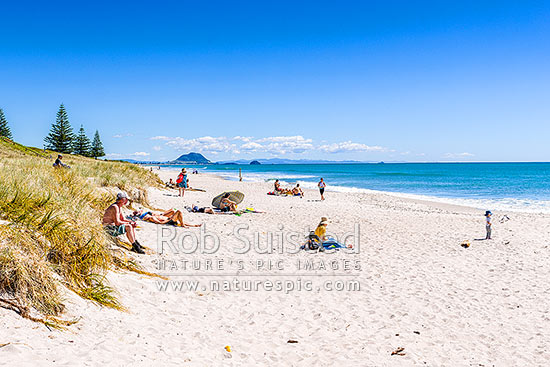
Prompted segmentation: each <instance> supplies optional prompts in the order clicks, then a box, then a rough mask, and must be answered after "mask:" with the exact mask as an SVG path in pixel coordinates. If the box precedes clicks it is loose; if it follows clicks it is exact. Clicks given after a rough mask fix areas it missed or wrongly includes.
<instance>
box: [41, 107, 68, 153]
mask: <svg viewBox="0 0 550 367" xmlns="http://www.w3.org/2000/svg"><path fill="white" fill-rule="evenodd" d="M73 139H74V134H73V128H72V127H71V124H70V122H69V116H68V115H67V111H66V110H65V106H63V104H61V106H59V111H58V112H57V117H56V120H55V123H53V124H52V128H51V129H50V133H49V134H48V136H46V138H44V142H45V143H46V144H45V147H46V148H47V149H50V150H54V151H56V152H59V153H71V151H72V148H73V147H72V144H73Z"/></svg>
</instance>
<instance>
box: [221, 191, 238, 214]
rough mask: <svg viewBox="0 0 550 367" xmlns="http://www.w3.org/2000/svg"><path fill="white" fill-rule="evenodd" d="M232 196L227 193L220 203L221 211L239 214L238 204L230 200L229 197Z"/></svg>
mask: <svg viewBox="0 0 550 367" xmlns="http://www.w3.org/2000/svg"><path fill="white" fill-rule="evenodd" d="M230 195H231V194H230V193H228V192H226V193H225V195H224V196H223V198H222V200H221V201H220V209H221V210H222V211H224V212H229V211H231V212H237V203H236V202H234V201H232V200H229V196H230Z"/></svg>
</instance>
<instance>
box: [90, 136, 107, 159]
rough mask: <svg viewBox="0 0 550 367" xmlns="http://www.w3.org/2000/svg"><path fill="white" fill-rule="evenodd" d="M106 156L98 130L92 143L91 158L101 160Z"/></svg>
mask: <svg viewBox="0 0 550 367" xmlns="http://www.w3.org/2000/svg"><path fill="white" fill-rule="evenodd" d="M104 156H105V151H104V150H103V143H102V142H101V139H100V138H99V132H98V131H97V130H96V131H95V134H94V141H93V142H92V149H91V151H90V157H94V158H99V157H104Z"/></svg>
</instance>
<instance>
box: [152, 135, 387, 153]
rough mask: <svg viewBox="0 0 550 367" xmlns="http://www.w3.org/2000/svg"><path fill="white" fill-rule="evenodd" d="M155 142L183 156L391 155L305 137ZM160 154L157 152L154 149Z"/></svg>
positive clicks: (375, 148)
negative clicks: (321, 143) (309, 153)
mask: <svg viewBox="0 0 550 367" xmlns="http://www.w3.org/2000/svg"><path fill="white" fill-rule="evenodd" d="M151 140H160V141H164V144H166V145H167V146H169V147H172V148H174V149H176V150H179V151H182V152H191V151H195V152H201V153H208V154H218V153H230V154H240V153H241V152H244V153H248V154H250V153H269V154H271V155H275V156H276V155H284V154H301V153H304V152H307V151H321V152H323V153H343V152H387V151H389V150H388V149H386V148H383V147H380V146H369V145H366V144H361V143H354V142H351V141H345V142H341V143H332V144H329V143H326V144H323V145H320V146H319V145H316V144H315V143H314V142H313V140H312V139H309V138H304V137H303V136H301V135H295V136H270V137H264V138H254V137H244V136H234V137H224V136H220V137H212V136H203V137H199V138H193V139H187V138H182V137H179V136H178V137H167V136H154V137H152V138H151ZM153 149H155V150H157V149H156V148H153Z"/></svg>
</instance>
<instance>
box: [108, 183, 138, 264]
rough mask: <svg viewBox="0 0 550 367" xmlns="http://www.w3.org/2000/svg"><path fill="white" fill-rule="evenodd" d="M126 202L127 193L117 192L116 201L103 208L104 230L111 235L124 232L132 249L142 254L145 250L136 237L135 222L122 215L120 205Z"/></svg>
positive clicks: (114, 235)
mask: <svg viewBox="0 0 550 367" xmlns="http://www.w3.org/2000/svg"><path fill="white" fill-rule="evenodd" d="M127 203H128V195H127V194H126V193H125V192H119V193H118V194H117V196H116V201H115V203H114V204H111V206H109V207H108V208H107V210H105V214H104V215H103V227H104V228H105V231H106V232H107V233H109V234H110V235H111V236H113V237H117V236H120V235H121V234H126V237H127V238H128V241H130V243H131V244H132V251H134V252H137V253H138V254H144V253H145V251H144V250H143V247H142V246H141V245H140V243H139V242H138V241H137V239H136V233H135V230H134V228H135V227H136V222H134V221H130V220H126V219H124V216H123V215H122V210H121V209H122V207H123V206H124V205H126V204H127Z"/></svg>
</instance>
